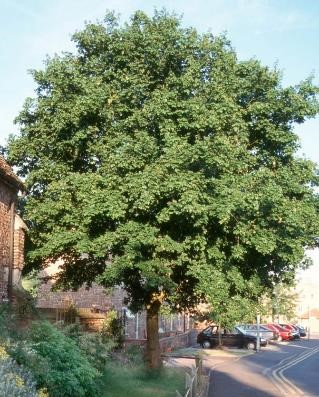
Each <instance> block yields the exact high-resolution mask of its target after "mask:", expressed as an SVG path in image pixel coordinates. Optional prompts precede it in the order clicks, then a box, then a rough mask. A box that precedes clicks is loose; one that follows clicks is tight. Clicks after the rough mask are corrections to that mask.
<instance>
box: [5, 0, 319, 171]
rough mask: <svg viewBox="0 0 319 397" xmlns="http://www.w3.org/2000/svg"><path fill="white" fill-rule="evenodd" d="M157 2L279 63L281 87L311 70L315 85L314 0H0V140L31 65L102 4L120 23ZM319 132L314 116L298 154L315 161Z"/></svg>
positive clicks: (27, 91)
mask: <svg viewBox="0 0 319 397" xmlns="http://www.w3.org/2000/svg"><path fill="white" fill-rule="evenodd" d="M155 7H156V8H162V7H165V8H167V9H168V10H170V11H173V10H174V11H176V12H177V13H178V14H183V23H184V24H185V25H186V26H189V25H191V26H194V27H196V28H197V29H198V30H199V31H201V32H204V31H207V30H210V31H211V32H212V33H214V34H218V33H221V32H225V31H226V32H227V35H228V37H229V39H230V40H231V42H232V44H233V46H234V47H235V49H236V51H237V54H238V56H239V58H240V59H247V58H251V57H255V58H257V59H260V60H261V62H262V63H263V64H266V65H269V66H273V65H275V64H278V66H279V68H280V69H282V71H283V85H291V84H292V85H294V84H297V83H298V82H299V81H300V80H302V79H304V78H306V77H307V76H309V75H310V74H311V73H314V74H315V82H316V83H317V84H319V44H318V38H319V23H318V21H319V1H317V0H306V1H300V0H210V1H207V0H206V1H204V0H197V1H196V2H195V1H194V0H192V1H189V0H183V1H182V0H177V1H174V2H173V1H165V0H162V1H155V0H144V1H142V0H140V1H129V0H117V1H115V0H110V1H106V0H105V1H104V0H54V1H49V0H0V144H4V143H5V140H6V138H7V137H8V135H9V133H12V132H16V131H17V127H15V126H14V125H13V122H12V121H13V119H14V117H15V116H16V115H17V114H18V113H19V111H20V110H21V107H22V104H23V102H24V99H25V98H26V97H27V96H33V91H34V88H35V86H34V84H33V81H32V78H31V76H30V75H29V74H28V70H29V69H33V68H35V69H38V68H41V67H42V66H43V60H44V59H45V57H46V56H47V55H54V54H55V53H60V52H61V51H63V50H68V51H69V50H72V49H73V45H72V43H71V41H70V37H71V34H72V33H73V32H74V31H75V30H79V29H81V28H82V27H83V26H84V21H96V20H97V19H102V18H103V15H104V14H105V11H106V10H107V9H111V10H114V11H116V12H118V13H120V14H121V16H122V20H123V21H124V20H127V19H128V18H129V16H130V15H131V14H132V13H133V12H134V11H135V10H137V9H142V10H144V11H146V12H147V13H149V14H152V13H153V10H154V8H155ZM318 131H319V119H316V120H313V121H309V122H307V123H305V124H303V125H302V126H298V127H297V128H296V132H297V133H298V135H299V136H300V140H301V145H302V149H301V152H300V153H301V154H304V155H305V156H306V157H307V158H310V159H312V160H314V161H316V162H318V163H319V143H318V139H317V133H318Z"/></svg>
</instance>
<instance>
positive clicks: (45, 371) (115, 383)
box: [0, 306, 184, 397]
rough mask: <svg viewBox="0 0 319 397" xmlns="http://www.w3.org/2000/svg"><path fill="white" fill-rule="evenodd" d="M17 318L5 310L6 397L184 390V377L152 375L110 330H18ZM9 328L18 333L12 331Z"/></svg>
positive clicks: (0, 355) (1, 335) (0, 321)
mask: <svg viewBox="0 0 319 397" xmlns="http://www.w3.org/2000/svg"><path fill="white" fill-rule="evenodd" d="M18 319H19V316H17V312H16V311H15V310H13V311H12V310H8V309H6V308H5V307H3V306H0V330H1V332H0V378H1V382H0V395H1V396H10V397H11V396H12V397H62V396H63V397H78V396H83V397H93V396H96V395H98V396H105V397H116V396H123V395H125V394H128V393H129V394H130V395H131V396H132V397H133V396H135V395H136V396H141V397H142V396H149V395H150V393H155V394H156V395H157V396H163V397H164V396H165V397H169V396H175V390H176V389H179V390H182V388H183V383H184V374H183V372H180V371H177V370H175V369H172V370H169V371H168V370H164V369H163V370H162V371H157V372H153V371H151V372H150V371H149V370H147V369H146V368H145V365H144V362H143V352H142V350H141V349H140V348H139V347H131V348H126V349H121V350H119V349H118V348H116V347H117V345H116V338H114V335H113V334H111V335H110V336H109V337H108V336H107V334H106V332H105V330H104V331H102V332H100V333H87V332H84V331H83V330H82V329H81V327H80V326H79V325H78V324H69V325H62V324H61V323H57V324H56V326H54V325H52V324H50V323H48V322H46V321H43V320H37V321H34V322H32V323H31V326H30V327H29V328H24V329H19V321H17V320H18ZM10 323H11V326H12V327H13V328H15V329H16V330H18V332H16V333H12V332H11V327H10ZM115 348H116V349H115ZM123 379H124V380H125V381H124V382H123ZM121 393H122V394H121Z"/></svg>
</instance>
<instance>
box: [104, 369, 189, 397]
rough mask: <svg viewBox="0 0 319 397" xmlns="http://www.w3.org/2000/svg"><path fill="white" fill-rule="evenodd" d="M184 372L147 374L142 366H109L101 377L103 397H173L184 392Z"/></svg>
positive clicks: (173, 370) (163, 371)
mask: <svg viewBox="0 0 319 397" xmlns="http://www.w3.org/2000/svg"><path fill="white" fill-rule="evenodd" d="M184 382H185V370H182V369H179V368H163V369H162V370H161V371H160V372H155V373H154V372H153V373H152V372H149V371H147V370H146V369H145V367H143V366H142V365H138V366H120V365H119V364H109V365H108V366H107V369H106V371H105V375H104V377H103V384H104V385H105V388H104V393H103V395H102V396H103V397H155V396H156V397H175V396H176V390H178V391H180V392H182V391H183V390H184ZM102 396H101V397H102Z"/></svg>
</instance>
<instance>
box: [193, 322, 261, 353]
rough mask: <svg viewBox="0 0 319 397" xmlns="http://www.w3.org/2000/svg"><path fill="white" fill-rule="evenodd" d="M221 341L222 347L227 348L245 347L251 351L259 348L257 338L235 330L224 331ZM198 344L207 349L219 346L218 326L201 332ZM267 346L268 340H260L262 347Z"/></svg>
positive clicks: (209, 327) (198, 336)
mask: <svg viewBox="0 0 319 397" xmlns="http://www.w3.org/2000/svg"><path fill="white" fill-rule="evenodd" d="M221 340H222V345H223V346H227V347H228V346H229V347H240V348H243V347H244V348H246V349H249V350H254V349H256V346H257V338H256V336H253V335H247V334H245V333H243V332H241V331H240V330H238V329H234V330H232V331H228V330H222V333H221ZM197 343H199V344H200V345H201V346H202V347H203V348H205V349H208V348H211V347H215V346H218V344H219V335H218V326H214V325H211V326H208V327H207V328H205V329H204V330H203V331H202V332H200V333H199V334H198V335H197ZM266 345H267V341H266V339H264V338H260V346H266Z"/></svg>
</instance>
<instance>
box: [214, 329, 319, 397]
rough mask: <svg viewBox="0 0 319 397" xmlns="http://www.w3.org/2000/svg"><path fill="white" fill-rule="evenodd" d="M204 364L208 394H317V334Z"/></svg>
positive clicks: (233, 396)
mask: <svg viewBox="0 0 319 397" xmlns="http://www.w3.org/2000/svg"><path fill="white" fill-rule="evenodd" d="M206 366H208V367H209V373H210V384H209V391H208V397H282V396H289V397H297V396H298V397H319V335H317V336H315V337H313V338H311V339H310V340H307V339H303V340H300V341H292V342H289V343H287V342H286V343H285V342H283V343H281V344H274V345H270V346H268V347H265V348H263V349H262V351H261V352H259V353H256V354H253V355H249V356H245V357H238V358H229V359H225V360H223V361H220V362H218V363H213V362H211V363H210V362H209V361H207V362H206Z"/></svg>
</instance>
